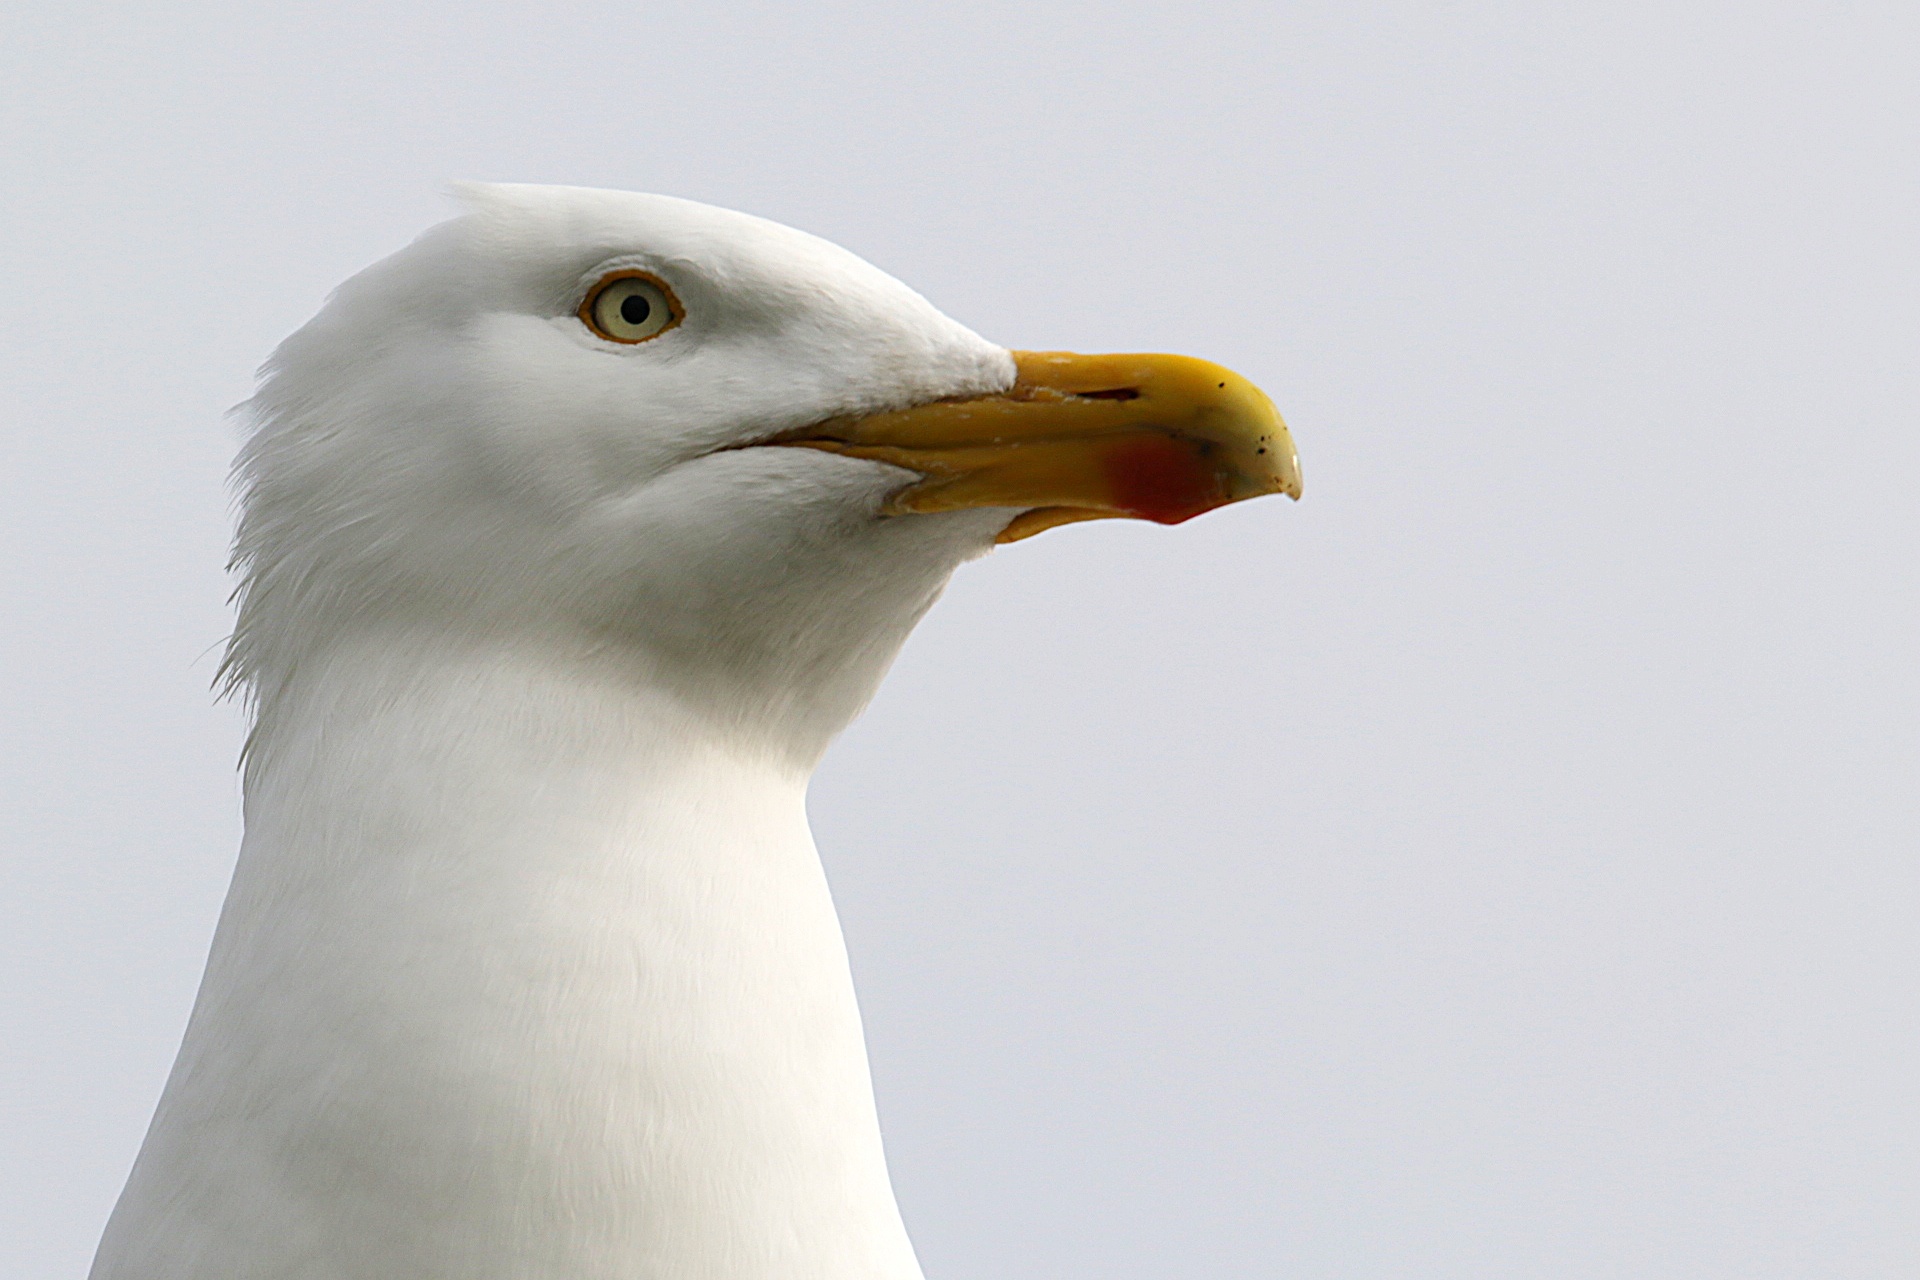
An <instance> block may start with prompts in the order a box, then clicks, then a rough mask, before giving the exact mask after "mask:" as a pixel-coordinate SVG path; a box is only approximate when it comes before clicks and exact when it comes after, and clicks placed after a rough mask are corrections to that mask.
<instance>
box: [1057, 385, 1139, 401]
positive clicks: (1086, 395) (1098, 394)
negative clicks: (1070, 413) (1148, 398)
mask: <svg viewBox="0 0 1920 1280" xmlns="http://www.w3.org/2000/svg"><path fill="white" fill-rule="evenodd" d="M1073 394H1074V395H1076V396H1078V397H1079V398H1080V399H1082V400H1138V399H1139V398H1140V393H1139V391H1137V390H1135V389H1134V388H1132V387H1114V388H1113V389H1112V390H1110V391H1076V392H1074V393H1073Z"/></svg>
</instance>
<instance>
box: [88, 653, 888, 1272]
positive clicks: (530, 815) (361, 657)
mask: <svg viewBox="0 0 1920 1280" xmlns="http://www.w3.org/2000/svg"><path fill="white" fill-rule="evenodd" d="M273 714H274V716H275V717H276V719H275V720H274V721H273V722H272V723H270V724H267V725H265V726H263V728H264V731H265V732H264V736H263V737H262V739H261V740H260V743H259V747H258V754H257V756H256V758H255V759H254V761H253V762H252V765H251V767H250V770H249V778H248V785H247V800H246V806H247V835H246V841H245V845H244V847H243V850H242V854H241V859H240V865H239V868H238V870H237V872H236V876H235V880H234V885H233V889H232V892H231V894H230V896H229V899H228V903H227V907H226V909H225V912H224V914H223V917H222V920H221V924H220V929H219V934H218V937H217V939H216V942H215V947H214V952H213V956H212V959H211V961H210V963H209V967H208V972H207V976H206V979H205V983H204V985H203V988H202V992H201V996H200V1000H199V1003H198V1005H197V1007H196V1010H195V1014H194V1019H193V1024H192V1026H191V1028H190V1030H189V1033H188V1038H187V1043H186V1045H185V1046H184V1048H183V1050H182V1054H181V1058H180V1062H179V1065H178V1066H177V1067H176V1070H175V1075H174V1078H173V1080H172V1081H171V1082H170V1084H169V1086H168V1093H167V1097H166V1099H165V1100H164V1101H163V1104H162V1107H161V1110H160V1113H159V1115H158V1117H157V1118H156V1122H155V1131H154V1135H153V1136H152V1137H151V1138H150V1140H149V1143H148V1150H147V1151H146V1152H145V1153H143V1155H142V1158H141V1159H142V1167H141V1168H140V1169H137V1170H136V1175H135V1178H134V1181H133V1183H132V1184H131V1185H130V1187H129V1190H128V1193H127V1200H126V1201H124V1202H123V1204H122V1208H121V1210H120V1213H121V1214H127V1213H129V1212H132V1211H133V1210H130V1209H129V1205H130V1204H136V1203H137V1202H138V1201H139V1199H140V1197H141V1196H142V1195H151V1196H160V1197H163V1198H164V1199H166V1200H168V1201H170V1202H171V1205H172V1208H171V1209H170V1211H172V1212H176V1213H177V1212H178V1206H179V1204H180V1203H181V1201H182V1199H183V1198H184V1199H186V1200H188V1201H190V1202H192V1203H193V1204H195V1205H197V1206H199V1207H200V1208H201V1209H202V1210H204V1212H205V1214H206V1215H207V1218H208V1229H207V1235H208V1239H209V1241H211V1242H212V1243H209V1244H208V1245H207V1246H206V1247H209V1248H214V1249H216V1250H221V1249H227V1248H229V1245H228V1244H226V1243H220V1242H222V1241H228V1240H232V1239H236V1238H244V1237H245V1236H246V1235H247V1234H248V1233H249V1232H250V1231H253V1230H256V1229H257V1230H258V1231H261V1232H265V1233H268V1238H267V1239H266V1240H265V1242H264V1243H263V1247H267V1246H272V1247H282V1248H283V1247H285V1241H284V1240H278V1241H275V1240H274V1239H272V1238H271V1237H272V1236H273V1234H274V1233H276V1232H280V1233H282V1234H283V1228H284V1223H282V1224H281V1225H279V1226H276V1225H273V1224H272V1221H271V1220H272V1219H273V1218H274V1217H275V1216H276V1215H278V1216H279V1217H282V1218H285V1217H291V1218H294V1219H297V1220H299V1221H301V1222H304V1223H310V1224H312V1225H313V1227H314V1230H315V1231H317V1232H319V1236H317V1237H316V1238H317V1239H318V1238H324V1241H325V1247H326V1249H328V1250H332V1251H335V1252H340V1251H344V1252H345V1253H346V1254H350V1255H351V1257H352V1264H353V1265H350V1266H345V1267H343V1268H342V1269H340V1270H339V1271H338V1272H337V1274H339V1275H342V1276H347V1275H353V1276H359V1275H373V1274H381V1275H387V1274H392V1275H401V1274H405V1275H408V1276H412V1277H416V1278H419V1280H439V1278H440V1277H443V1276H444V1277H448V1278H449V1280H450V1278H451V1277H454V1276H459V1277H462V1278H463V1280H467V1278H473V1277H496V1276H497V1277H502V1278H504V1277H509V1276H511V1277H514V1280H548V1278H549V1277H551V1278H552V1280H560V1277H563V1276H564V1277H566V1280H586V1278H589V1277H591V1278H596V1280H597V1278H598V1277H601V1276H606V1277H608V1278H609V1280H611V1278H612V1277H614V1276H616V1275H618V1276H622V1277H631V1276H634V1275H641V1274H646V1275H672V1276H684V1277H687V1278H688V1280H706V1278H707V1277H712V1280H721V1278H722V1277H725V1280H762V1278H764V1280H774V1277H780V1278H781V1280H789V1278H791V1277H795V1276H817V1277H829V1276H831V1277H842V1276H845V1277H854V1276H859V1277H872V1278H873V1280H915V1278H917V1277H918V1275H919V1272H918V1268H917V1266H916V1265H915V1263H914V1260H913V1255H912V1250H911V1247H910V1246H909V1245H908V1243H907V1240H906V1236H905V1233H904V1230H903V1229H902V1228H901V1226H900V1220H899V1216H898V1212H897V1210H896V1209H895V1207H894V1202H893V1196H892V1192H891V1189H890V1187H889V1185H888V1180H887V1175H886V1171H885V1167H884V1161H883V1157H882V1154H881V1148H880V1140H879V1132H878V1125H877V1121H876V1119H875V1115H874V1109H873V1099H872V1092H871V1085H870V1083H869V1079H868V1071H867V1063H866V1057H865V1050H864V1047H863V1043H862V1037H861V1029H860V1023H859V1016H858V1012H857V1010H856V1008H855V1004H854V997H853V989H852V984H851V981H850V978H849V975H848V968H847V961H846V955H845V951H844V947H843V944H842V941H841V935H840V930H839V925H838V922H837V920H836V919H835V915H834V910H833V906H832V903H831V900H830V898H829V895H828V891H827V885H826V881H825V877H824V875H823V873H822V870H821V867H820V863H819V859H818V857H817V855H816V854H815V851H814V848H813V844H812V840H811V837H810V835H809V833H808V830H807V824H806V816H805V810H804V798H805V781H806V778H805V771H804V770H803V769H801V768H798V767H795V766H794V765H793V764H792V763H791V762H789V761H788V760H786V759H784V758H783V757H782V756H780V755H779V754H778V753H774V752H767V751H763V750H758V749H751V748H743V747H741V746H740V745H739V744H738V743H736V742H734V741H732V740H730V739H729V738H728V737H727V736H726V735H725V734H724V733H723V732H721V731H719V730H717V729H716V728H715V727H714V725H713V724H712V723H711V722H710V721H707V720H705V719H703V718H702V717H700V716H698V715H695V714H692V713H689V712H688V711H687V710H686V709H685V707H684V706H683V705H681V704H680V703H678V702H676V701H675V700H674V699H673V698H671V697H669V696H666V695H663V694H662V693H660V692H658V691H656V690H655V689H653V688H651V687H650V686H648V685H647V683H646V682H645V681H642V680H635V679H633V678H632V677H631V676H630V674H628V673H625V672H622V671H619V670H617V669H615V668H613V667H611V666H609V665H607V664H596V663H594V662H591V661H581V662H563V661H558V660H556V659H554V658H553V657H552V656H551V653H550V652H549V651H541V652H539V653H538V654H537V655H532V654H528V653H523V652H521V651H520V650H518V649H516V648H514V647H512V646H507V647H504V648H493V649H479V648H476V649H474V650H473V651H470V652H466V653H448V652H445V651H444V650H443V651H442V652H441V653H440V654H439V655H438V656H437V658H436V659H435V660H433V661H431V662H428V661H424V660H423V659H422V656H421V655H420V654H418V653H411V652H408V651H406V649H405V647H404V646H402V647H401V648H398V649H395V648H392V647H387V648H381V649H375V648H372V647H368V648H366V649H364V650H362V651H358V652H342V653H339V654H336V655H334V656H332V657H331V658H330V659H329V660H328V663H327V664H326V666H325V667H324V668H323V669H322V670H321V671H320V672H318V673H316V674H315V675H313V676H312V677H311V678H309V680H308V681H307V683H306V684H305V685H304V686H303V687H298V688H292V687H290V688H289V689H288V690H287V691H286V694H285V696H283V697H281V698H280V699H278V700H277V702H276V705H275V706H274V708H273ZM209 1143H213V1144H215V1149H217V1150H219V1151H220V1152H221V1153H222V1154H220V1155H215V1154H214V1151H213V1150H210V1149H209V1148H208V1144H209ZM196 1150H197V1151H198V1156H197V1158H196V1157H195V1156H194V1152H195V1151H196ZM182 1179H185V1180H186V1189H185V1190H183V1189H182ZM143 1188H144V1191H143ZM241 1209H244V1210H245V1212H244V1213H241V1212H240V1210H241ZM236 1215H238V1216H236ZM263 1215H264V1216H263ZM247 1222H260V1223H264V1224H266V1225H260V1226H258V1227H257V1228H254V1227H249V1226H247V1225H245V1224H246V1223H247ZM562 1224H564V1225H562ZM316 1247H318V1246H316ZM242 1260H244V1257H243V1258H242ZM204 1262H205V1259H204V1258H202V1260H201V1263H200V1264H196V1265H204ZM293 1270H298V1268H293ZM293 1270H289V1271H288V1272H287V1274H292V1273H293ZM215 1271H218V1272H219V1273H220V1274H228V1271H227V1270H222V1269H221V1268H220V1267H218V1266H216V1267H213V1269H212V1270H211V1271H206V1272H204V1274H212V1273H213V1272H215ZM233 1273H234V1274H241V1273H246V1274H252V1273H253V1272H251V1271H249V1270H247V1268H246V1267H244V1266H240V1267H237V1269H234V1270H233ZM142 1274H143V1275H153V1276H158V1275H163V1274H164V1275H167V1276H172V1275H173V1274H174V1273H173V1272H156V1271H151V1270H149V1271H146V1272H143V1273H142ZM182 1274H185V1273H182ZM194 1274H201V1273H200V1272H196V1273H194ZM274 1274H279V1272H275V1273H274ZM300 1274H303V1275H304V1274H309V1273H308V1272H306V1271H301V1272H300ZM312 1274H315V1275H319V1274H326V1275H329V1276H331V1275H334V1274H336V1272H335V1271H332V1270H328V1271H325V1272H324V1273H323V1272H320V1271H315V1272H312Z"/></svg>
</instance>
